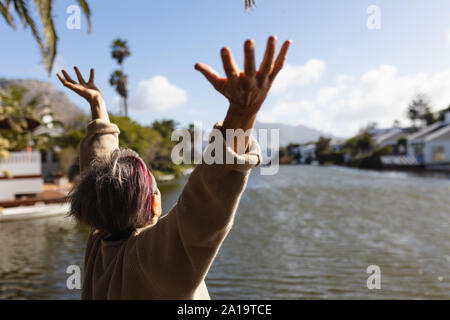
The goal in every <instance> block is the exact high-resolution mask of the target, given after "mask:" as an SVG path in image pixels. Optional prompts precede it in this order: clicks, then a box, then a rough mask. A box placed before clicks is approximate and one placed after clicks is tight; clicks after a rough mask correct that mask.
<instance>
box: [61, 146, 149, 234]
mask: <svg viewBox="0 0 450 320" xmlns="http://www.w3.org/2000/svg"><path fill="white" fill-rule="evenodd" d="M156 191H157V189H156V182H155V179H154V177H153V175H152V174H151V173H150V171H149V170H148V169H147V166H146V165H145V163H144V161H143V160H142V159H141V158H140V157H139V155H138V154H137V153H136V152H134V151H133V150H130V149H117V150H114V151H113V152H112V153H111V156H110V157H108V158H106V159H96V160H94V161H92V162H91V166H90V168H89V169H87V171H86V172H85V173H84V174H83V176H82V177H81V180H80V182H79V183H78V184H77V185H76V186H75V188H74V189H73V190H72V192H71V193H70V195H69V201H70V204H71V209H70V212H69V215H70V216H73V217H75V218H76V219H77V220H78V221H79V222H81V223H86V224H88V225H90V226H91V227H93V228H95V229H98V230H101V231H106V232H109V233H110V234H111V235H113V236H118V237H127V236H129V235H130V234H131V233H132V232H133V231H134V230H135V229H136V228H139V227H143V226H144V225H146V224H147V223H148V222H149V221H150V220H151V219H152V218H153V213H152V195H153V194H154V193H155V192H156Z"/></svg>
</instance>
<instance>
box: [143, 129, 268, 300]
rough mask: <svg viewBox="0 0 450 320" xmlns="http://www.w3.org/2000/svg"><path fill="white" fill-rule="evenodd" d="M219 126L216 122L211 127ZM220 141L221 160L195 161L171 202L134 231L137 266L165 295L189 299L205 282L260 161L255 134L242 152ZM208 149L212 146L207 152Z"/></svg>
mask: <svg viewBox="0 0 450 320" xmlns="http://www.w3.org/2000/svg"><path fill="white" fill-rule="evenodd" d="M220 126H221V124H220V123H218V124H216V126H215V128H216V129H220ZM220 135H221V134H220ZM221 137H222V135H221ZM219 140H221V144H220V148H222V151H223V153H222V156H223V164H219V163H214V164H206V163H205V161H203V163H202V164H199V165H197V166H196V168H195V169H194V171H193V172H192V174H191V175H190V177H189V179H188V181H187V183H186V185H185V187H184V189H183V191H182V193H181V195H180V197H179V199H178V201H177V203H176V204H175V206H174V207H173V208H172V209H171V210H170V211H169V213H168V214H167V215H166V216H164V217H162V218H161V219H160V220H159V222H158V223H156V225H154V226H152V227H150V228H147V229H144V231H143V232H142V233H140V234H139V235H138V239H137V254H138V259H139V264H140V265H141V267H142V269H143V271H144V273H145V274H147V275H148V279H149V281H151V283H152V285H153V286H154V287H155V289H156V290H158V291H159V292H163V293H164V296H166V297H170V296H178V297H179V296H180V295H181V296H184V297H186V298H188V297H189V296H191V295H192V293H193V290H195V289H196V288H197V286H198V285H199V284H200V282H201V281H203V280H204V278H205V276H206V274H207V272H208V270H209V268H210V266H211V264H212V262H213V260H214V258H215V256H216V254H217V252H218V250H219V247H220V246H221V244H222V242H223V240H224V239H225V237H226V235H227V234H228V232H229V231H230V229H231V227H232V224H233V219H234V215H235V212H236V209H237V206H238V204H239V201H240V198H241V195H242V193H243V191H244V189H245V186H246V184H247V179H248V176H249V173H250V170H251V168H253V167H255V166H257V165H259V164H260V162H261V154H260V148H259V145H258V142H257V141H256V140H255V139H254V138H253V137H251V138H250V143H249V148H248V150H247V152H245V153H244V154H237V153H236V152H234V150H233V149H232V148H231V147H230V146H228V145H227V144H226V143H225V142H224V141H223V140H224V139H219ZM216 146H217V145H216ZM209 148H213V145H212V144H210V145H209V146H208V147H207V148H206V152H207V151H208V150H209ZM209 151H211V150H209ZM216 151H218V149H216ZM219 154H220V152H219ZM204 156H205V153H204ZM226 159H228V161H227V162H225V160H226ZM219 162H220V161H219ZM230 162H232V163H230ZM172 292H173V294H172Z"/></svg>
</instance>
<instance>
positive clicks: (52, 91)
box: [0, 78, 85, 124]
mask: <svg viewBox="0 0 450 320" xmlns="http://www.w3.org/2000/svg"><path fill="white" fill-rule="evenodd" d="M9 85H17V86H21V87H24V88H26V89H27V91H26V93H25V96H24V103H27V102H28V101H30V100H32V99H33V98H35V97H37V96H39V97H40V98H39V99H40V100H39V105H40V106H45V105H48V106H50V108H51V111H52V113H53V118H54V120H58V121H61V122H63V123H64V124H70V123H72V122H73V121H77V120H79V119H80V118H82V117H85V114H84V112H83V110H81V108H80V107H78V106H77V105H75V104H74V103H72V102H71V101H70V100H69V98H68V97H67V96H66V94H65V93H64V92H62V91H59V90H58V89H56V88H55V87H54V86H53V84H51V83H49V82H44V81H39V80H7V79H4V78H2V79H0V87H1V88H5V87H8V86H9Z"/></svg>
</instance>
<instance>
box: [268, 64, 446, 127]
mask: <svg viewBox="0 0 450 320" xmlns="http://www.w3.org/2000/svg"><path fill="white" fill-rule="evenodd" d="M418 93H424V94H426V95H427V96H428V97H430V100H431V104H432V109H433V110H439V109H442V108H444V107H446V106H447V105H448V104H449V103H450V68H447V69H443V70H442V71H440V72H437V73H433V74H432V73H415V74H409V75H402V74H399V72H398V70H397V68H395V67H394V66H392V65H381V66H379V67H378V68H376V69H372V70H369V71H367V72H366V73H364V74H362V75H361V76H360V77H359V78H353V79H352V78H351V77H348V76H345V75H343V76H340V77H338V79H337V81H336V84H335V85H334V86H327V87H322V88H320V89H318V91H317V93H316V101H315V102H311V101H309V103H308V104H307V105H308V107H307V108H305V100H300V101H298V102H295V101H294V102H292V101H290V102H283V101H278V102H277V103H275V105H274V107H273V108H270V109H267V110H263V111H264V117H265V118H266V119H271V121H280V122H288V123H289V122H290V123H292V122H295V123H302V124H305V125H308V126H310V127H314V128H316V129H319V130H322V131H326V132H331V133H333V134H335V135H338V136H351V135H353V134H355V133H356V132H357V130H358V129H359V128H361V127H362V126H364V125H366V124H367V123H369V122H373V121H376V122H377V123H378V124H379V126H380V127H387V126H391V125H392V123H393V121H394V120H401V121H403V123H405V124H406V123H407V119H406V109H407V106H408V104H409V103H410V102H411V100H412V99H413V98H414V97H415V95H416V94H418ZM311 105H312V106H311ZM288 106H289V107H288ZM292 109H295V110H297V113H295V111H293V110H292ZM294 115H295V116H294Z"/></svg>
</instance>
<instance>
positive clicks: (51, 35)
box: [0, 0, 91, 75]
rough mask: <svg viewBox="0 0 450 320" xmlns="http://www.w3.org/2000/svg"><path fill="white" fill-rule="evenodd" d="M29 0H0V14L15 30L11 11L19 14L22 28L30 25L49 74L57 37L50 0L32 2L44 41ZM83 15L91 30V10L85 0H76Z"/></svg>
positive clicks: (54, 55)
mask: <svg viewBox="0 0 450 320" xmlns="http://www.w3.org/2000/svg"><path fill="white" fill-rule="evenodd" d="M30 2H32V1H31V0H0V14H1V16H2V17H3V18H4V19H5V21H6V23H7V24H8V25H9V26H10V27H11V28H13V29H14V30H17V27H16V24H15V22H14V19H13V16H12V14H11V11H12V10H13V11H15V13H16V14H17V15H18V16H19V18H20V21H21V23H22V25H23V27H24V28H27V27H30V29H31V32H32V33H33V37H34V38H35V39H36V41H37V43H38V45H39V49H40V51H41V55H42V58H43V59H44V67H45V70H46V71H47V72H48V74H49V75H50V73H51V71H52V68H53V63H54V61H55V57H56V44H57V41H58V37H57V35H56V30H55V25H54V21H53V15H52V9H53V1H52V0H34V4H35V6H36V8H37V11H38V12H39V17H40V20H41V24H42V27H43V33H44V38H45V41H43V40H42V36H41V35H40V33H39V31H38V27H37V25H36V23H35V21H34V20H33V18H32V17H31V16H30ZM77 2H78V4H79V6H80V7H81V10H82V12H83V14H84V16H85V17H86V19H87V22H88V28H89V29H88V32H89V33H90V32H91V11H90V9H89V5H88V3H87V2H86V0H77Z"/></svg>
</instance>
